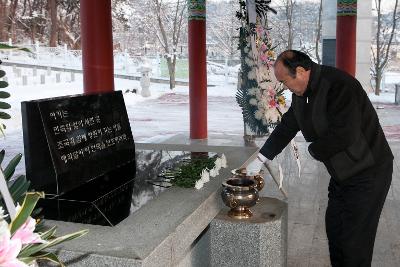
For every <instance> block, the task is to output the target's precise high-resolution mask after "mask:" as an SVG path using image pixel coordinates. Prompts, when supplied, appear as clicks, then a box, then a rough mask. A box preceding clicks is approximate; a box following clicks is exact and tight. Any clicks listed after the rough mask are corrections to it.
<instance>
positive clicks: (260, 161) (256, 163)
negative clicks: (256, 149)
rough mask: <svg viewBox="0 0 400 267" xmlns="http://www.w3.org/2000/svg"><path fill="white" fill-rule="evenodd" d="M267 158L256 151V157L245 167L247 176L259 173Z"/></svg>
mask: <svg viewBox="0 0 400 267" xmlns="http://www.w3.org/2000/svg"><path fill="white" fill-rule="evenodd" d="M267 160H268V159H267V158H266V157H265V156H264V155H263V154H261V153H258V155H257V157H256V158H255V159H254V160H253V161H252V162H250V163H249V165H247V167H246V173H247V175H249V176H253V175H257V174H260V171H261V167H262V166H263V165H264V162H266V161H267Z"/></svg>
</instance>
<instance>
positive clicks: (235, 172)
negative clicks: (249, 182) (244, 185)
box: [231, 168, 265, 192]
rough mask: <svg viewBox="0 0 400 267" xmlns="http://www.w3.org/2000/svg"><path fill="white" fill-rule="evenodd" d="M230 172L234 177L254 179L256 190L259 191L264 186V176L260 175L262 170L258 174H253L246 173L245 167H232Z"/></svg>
mask: <svg viewBox="0 0 400 267" xmlns="http://www.w3.org/2000/svg"><path fill="white" fill-rule="evenodd" d="M231 173H232V174H233V175H234V177H241V178H249V179H254V180H255V181H256V183H257V187H256V188H257V190H258V192H260V191H261V190H262V189H263V188H264V186H265V182H264V178H263V176H262V174H263V171H261V172H260V174H257V175H254V176H250V175H247V173H246V168H241V169H233V170H231Z"/></svg>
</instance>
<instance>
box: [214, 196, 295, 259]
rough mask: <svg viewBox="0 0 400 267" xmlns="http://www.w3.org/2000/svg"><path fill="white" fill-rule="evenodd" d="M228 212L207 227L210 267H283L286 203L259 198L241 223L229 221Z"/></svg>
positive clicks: (285, 237) (226, 210) (285, 256)
mask: <svg viewBox="0 0 400 267" xmlns="http://www.w3.org/2000/svg"><path fill="white" fill-rule="evenodd" d="M228 210H229V209H228V208H226V209H224V210H222V211H221V212H220V213H219V214H218V215H217V216H216V217H215V219H214V220H213V221H212V222H211V224H210V235H211V238H210V246H211V249H210V251H211V266H219V267H220V266H227V267H228V266H229V267H231V266H241V267H245V266H249V267H254V266H268V267H272V266H286V265H287V220H288V219H287V203H285V202H283V201H281V200H278V199H274V198H267V197H265V198H260V200H259V202H258V203H257V205H256V206H254V207H253V208H251V210H252V212H253V216H252V217H251V218H250V219H244V220H236V219H232V218H230V217H229V216H228V215H227V214H228Z"/></svg>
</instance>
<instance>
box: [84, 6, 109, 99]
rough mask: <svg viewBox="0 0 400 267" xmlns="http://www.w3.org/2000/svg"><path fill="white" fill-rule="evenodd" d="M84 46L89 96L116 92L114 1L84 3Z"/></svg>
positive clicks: (86, 86) (85, 89) (85, 90)
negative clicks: (113, 26) (113, 35)
mask: <svg viewBox="0 0 400 267" xmlns="http://www.w3.org/2000/svg"><path fill="white" fill-rule="evenodd" d="M80 16H81V44H82V67H83V88H84V92H85V94H93V93H104V92H112V91H114V61H113V38H112V20H111V0H81V1H80Z"/></svg>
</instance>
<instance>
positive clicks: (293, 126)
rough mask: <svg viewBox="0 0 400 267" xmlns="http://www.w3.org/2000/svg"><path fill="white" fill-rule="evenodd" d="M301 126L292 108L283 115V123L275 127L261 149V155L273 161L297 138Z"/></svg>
mask: <svg viewBox="0 0 400 267" xmlns="http://www.w3.org/2000/svg"><path fill="white" fill-rule="evenodd" d="M298 131H299V126H298V124H297V121H296V117H295V116H294V113H293V109H292V107H290V108H289V109H288V111H287V112H286V113H285V114H283V116H282V119H281V122H280V123H279V124H278V125H277V126H276V127H275V129H274V130H273V131H272V133H271V135H270V136H269V138H268V139H267V141H266V142H265V144H264V145H263V147H262V148H261V149H260V153H261V154H263V155H264V156H265V157H266V158H268V159H270V160H272V159H274V157H275V156H276V155H278V154H279V153H281V152H282V150H283V149H284V148H285V147H286V146H287V144H288V143H289V142H290V141H291V140H292V139H293V138H294V137H295V136H296V134H297V132H298Z"/></svg>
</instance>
